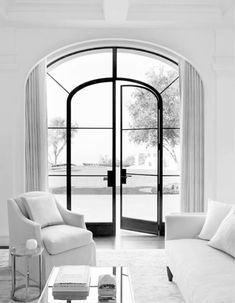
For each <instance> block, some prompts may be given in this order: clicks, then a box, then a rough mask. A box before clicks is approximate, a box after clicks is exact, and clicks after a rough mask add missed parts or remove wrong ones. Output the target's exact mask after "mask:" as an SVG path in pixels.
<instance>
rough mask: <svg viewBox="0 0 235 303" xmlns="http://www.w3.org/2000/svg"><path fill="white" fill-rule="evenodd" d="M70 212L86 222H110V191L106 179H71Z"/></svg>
mask: <svg viewBox="0 0 235 303" xmlns="http://www.w3.org/2000/svg"><path fill="white" fill-rule="evenodd" d="M72 210H73V211H75V212H78V213H81V214H84V216H85V221H86V222H112V189H111V187H107V177H72Z"/></svg>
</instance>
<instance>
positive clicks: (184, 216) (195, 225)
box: [165, 213, 206, 240]
mask: <svg viewBox="0 0 235 303" xmlns="http://www.w3.org/2000/svg"><path fill="white" fill-rule="evenodd" d="M205 218H206V214H204V213H177V214H169V215H166V218H165V222H166V224H165V226H166V235H165V236H166V240H174V239H193V238H197V237H198V234H199V232H200V231H201V229H202V226H203V224H204V222H205Z"/></svg>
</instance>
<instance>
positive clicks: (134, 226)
mask: <svg viewBox="0 0 235 303" xmlns="http://www.w3.org/2000/svg"><path fill="white" fill-rule="evenodd" d="M125 87H135V88H141V89H145V90H147V91H149V92H150V93H152V94H153V95H154V97H155V98H156V101H157V109H158V111H157V134H158V135H157V175H152V174H151V175H150V174H143V175H144V176H154V177H157V184H156V187H157V197H156V198H157V201H156V202H157V213H156V221H146V220H141V219H134V218H130V217H124V216H123V211H122V210H123V184H126V180H127V178H128V177H129V176H130V175H141V174H132V173H130V174H128V175H127V174H126V170H125V169H123V90H124V88H125ZM156 92H157V91H156V90H155V91H153V90H152V88H151V89H150V88H149V87H148V86H146V85H143V84H142V85H136V84H124V85H121V86H120V136H121V140H120V141H121V142H120V203H121V205H120V225H121V228H122V229H127V230H132V231H138V232H144V233H152V234H161V230H162V229H163V227H162V191H163V181H162V172H163V161H162V159H163V112H162V97H161V95H160V94H159V93H156Z"/></svg>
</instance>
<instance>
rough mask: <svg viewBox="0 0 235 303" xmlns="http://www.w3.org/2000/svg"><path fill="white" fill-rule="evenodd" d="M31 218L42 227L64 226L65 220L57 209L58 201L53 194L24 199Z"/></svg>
mask: <svg viewBox="0 0 235 303" xmlns="http://www.w3.org/2000/svg"><path fill="white" fill-rule="evenodd" d="M22 200H23V202H24V206H25V208H26V210H27V212H28V215H29V218H30V219H31V220H32V221H35V222H37V223H39V224H40V225H41V227H42V228H43V227H45V226H51V225H57V224H64V221H63V218H62V216H61V214H60V212H59V210H58V208H57V205H56V201H55V199H54V198H53V196H52V195H51V194H49V193H48V194H47V195H42V196H27V197H26V196H24V197H22Z"/></svg>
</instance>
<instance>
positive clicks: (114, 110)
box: [112, 47, 117, 235]
mask: <svg viewBox="0 0 235 303" xmlns="http://www.w3.org/2000/svg"><path fill="white" fill-rule="evenodd" d="M112 54H113V64H112V67H113V70H112V74H113V75H112V76H113V77H112V79H113V80H112V106H113V125H112V126H113V136H112V137H113V138H112V140H113V142H112V143H113V144H112V145H113V147H112V148H113V150H112V157H113V159H112V170H113V187H112V200H113V205H112V216H113V218H112V223H113V234H114V235H116V184H117V181H116V123H117V121H116V91H117V48H115V47H114V48H113V51H112Z"/></svg>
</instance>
